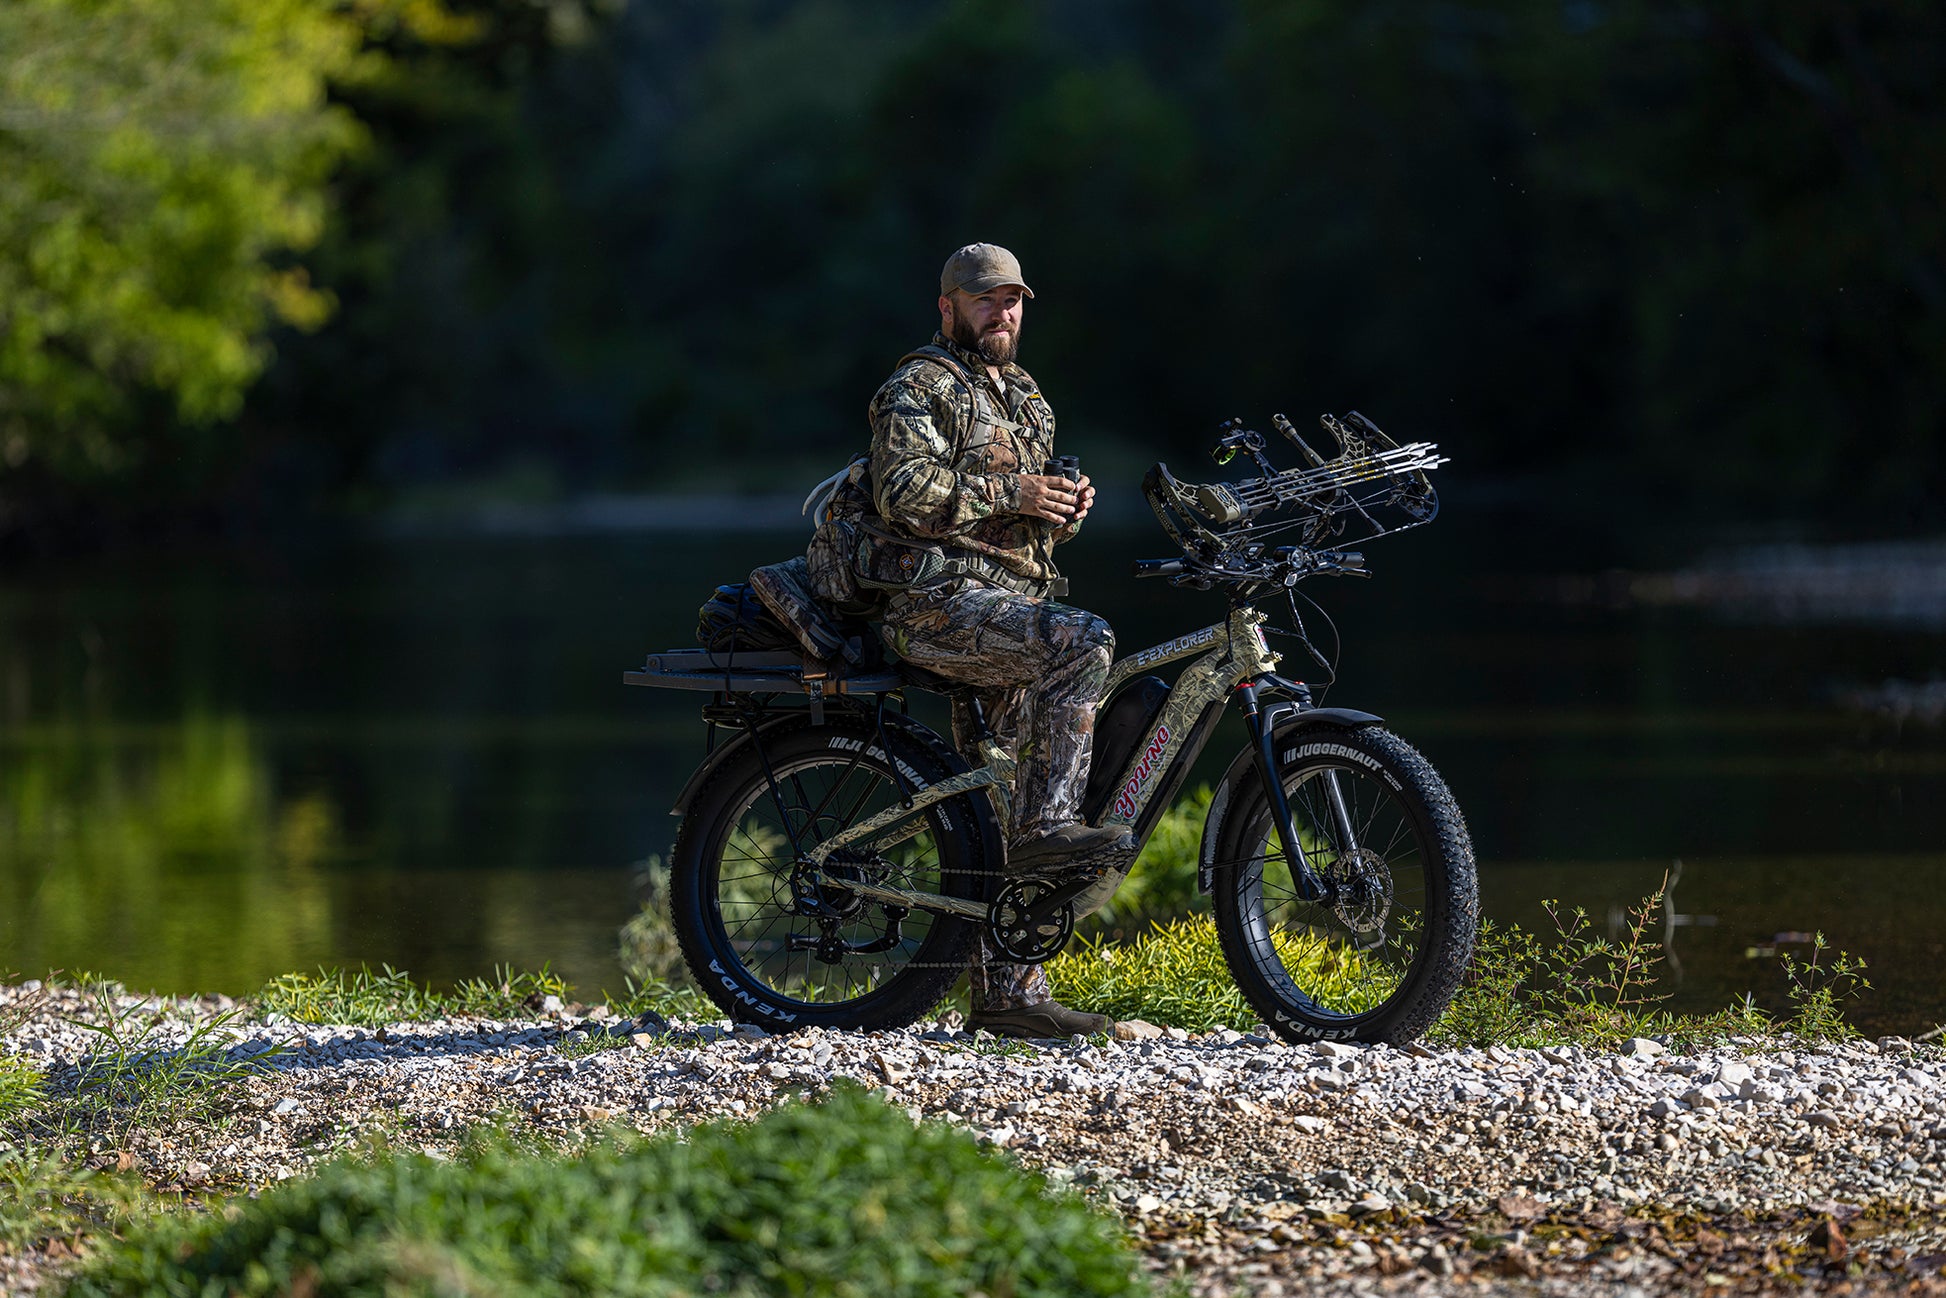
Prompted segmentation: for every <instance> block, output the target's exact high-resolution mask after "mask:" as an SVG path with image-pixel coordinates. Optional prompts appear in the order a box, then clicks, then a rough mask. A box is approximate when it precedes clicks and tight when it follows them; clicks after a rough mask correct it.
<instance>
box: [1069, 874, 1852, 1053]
mask: <svg viewBox="0 0 1946 1298" xmlns="http://www.w3.org/2000/svg"><path fill="white" fill-rule="evenodd" d="M1659 904H1660V897H1659V896H1651V897H1649V898H1647V899H1645V900H1644V901H1643V902H1642V903H1641V905H1640V906H1638V907H1637V908H1636V910H1635V912H1634V913H1633V914H1634V922H1633V924H1632V927H1631V928H1630V929H1629V930H1628V931H1627V932H1625V933H1624V934H1623V935H1622V936H1621V937H1620V938H1617V939H1607V938H1597V937H1594V936H1593V935H1592V934H1591V933H1590V932H1589V930H1588V927H1587V924H1586V916H1580V915H1577V913H1573V912H1562V911H1560V910H1559V908H1556V909H1555V911H1554V912H1553V913H1555V914H1556V915H1557V920H1556V923H1557V925H1558V926H1559V934H1558V936H1557V938H1556V940H1555V941H1553V942H1552V943H1544V942H1542V941H1541V940H1540V939H1539V938H1537V937H1535V936H1534V935H1533V934H1531V933H1528V932H1527V931H1525V930H1524V929H1521V928H1519V927H1513V926H1509V927H1501V926H1497V925H1494V924H1491V923H1489V924H1486V925H1485V926H1483V928H1482V930H1481V933H1480V937H1479V941H1478V944H1477V945H1476V947H1475V953H1474V960H1473V965H1472V968H1471V969H1470V971H1469V972H1468V974H1467V978H1466V981H1465V983H1464V984H1463V985H1462V986H1461V988H1460V990H1459V993H1458V995H1456V996H1455V997H1454V1000H1453V1003H1452V1005H1451V1006H1450V1007H1449V1008H1448V1009H1447V1011H1446V1013H1445V1014H1444V1015H1442V1016H1441V1017H1440V1019H1439V1020H1438V1021H1437V1022H1436V1023H1435V1024H1434V1025H1433V1027H1432V1028H1431V1030H1430V1031H1429V1032H1428V1033H1427V1034H1426V1039H1427V1041H1428V1042H1429V1043H1430V1044H1434V1045H1440V1046H1469V1045H1470V1046H1486V1045H1512V1046H1543V1045H1570V1044H1572V1045H1584V1046H1589V1047H1595V1048H1602V1047H1612V1046H1614V1045H1616V1044H1618V1043H1619V1042H1622V1041H1625V1040H1627V1039H1628V1038H1630V1037H1637V1036H1643V1037H1650V1036H1653V1037H1664V1038H1668V1039H1670V1040H1673V1041H1676V1042H1680V1043H1696V1044H1703V1043H1709V1042H1715V1041H1721V1040H1723V1039H1724V1038H1726V1037H1731V1036H1745V1035H1752V1036H1754V1035H1765V1034H1775V1033H1783V1032H1789V1033H1791V1034H1793V1035H1795V1036H1797V1037H1799V1038H1801V1039H1805V1040H1813V1041H1820V1040H1842V1039H1844V1038H1846V1037H1850V1036H1855V1035H1856V1033H1855V1032H1854V1031H1853V1029H1852V1028H1851V1026H1850V1025H1849V1024H1848V1023H1846V1022H1845V1018H1844V1013H1843V1007H1844V1004H1845V1003H1846V1002H1847V1001H1849V1000H1850V999H1852V998H1853V997H1855V996H1857V995H1858V994H1860V993H1861V992H1863V991H1864V990H1866V989H1868V988H1869V986H1870V984H1868V983H1866V982H1865V980H1864V978H1863V975H1862V969H1863V966H1862V964H1861V963H1860V962H1859V961H1857V960H1856V959H1854V958H1851V957H1848V956H1845V955H1843V954H1842V953H1840V954H1838V955H1837V956H1835V957H1832V956H1829V955H1827V954H1826V953H1825V947H1824V941H1823V938H1822V936H1820V937H1819V938H1817V940H1816V944H1815V946H1814V948H1813V952H1812V955H1811V957H1810V958H1809V959H1808V960H1804V961H1794V960H1789V959H1787V960H1786V962H1785V965H1784V968H1785V972H1786V973H1787V974H1788V975H1789V976H1790V978H1791V988H1790V997H1791V1003H1792V1011H1791V1013H1789V1014H1787V1015H1783V1016H1773V1015H1771V1014H1768V1013H1766V1012H1765V1011H1764V1010H1762V1009H1761V1008H1759V1007H1757V1006H1756V1005H1754V1004H1752V1003H1751V1002H1750V1001H1748V1000H1747V999H1746V1000H1744V1001H1742V1002H1739V1003H1736V1004H1733V1005H1731V1006H1728V1007H1726V1008H1724V1009H1722V1010H1720V1011H1717V1012H1716V1013H1713V1014H1672V1013H1670V1012H1668V1011H1667V1010H1665V1009H1663V1008H1662V1007H1661V1002H1662V1000H1663V999H1664V998H1665V994H1664V993H1662V992H1660V991H1658V990H1657V989H1656V986H1655V980H1654V977H1653V974H1654V968H1655V965H1656V962H1657V959H1658V957H1659V952H1658V950H1657V948H1656V946H1655V944H1654V943H1653V942H1650V941H1648V940H1647V939H1646V938H1645V936H1644V934H1645V932H1646V931H1647V917H1648V916H1649V915H1650V914H1652V913H1653V912H1654V910H1655V908H1656V906H1657V905H1659ZM1276 941H1277V944H1278V948H1279V950H1280V951H1281V953H1282V954H1283V957H1284V962H1285V965H1286V967H1287V968H1289V969H1291V970H1292V972H1293V975H1294V976H1295V977H1296V979H1297V981H1298V983H1299V984H1300V985H1301V986H1304V987H1307V988H1309V989H1311V990H1313V991H1314V992H1315V993H1316V994H1318V995H1319V996H1320V997H1321V998H1322V999H1324V1000H1325V1001H1327V1002H1328V1003H1333V1004H1338V1005H1345V1006H1355V1005H1358V1004H1360V1003H1362V1002H1365V1001H1369V1000H1370V998H1371V997H1372V995H1374V989H1375V987H1376V988H1377V989H1379V990H1382V988H1383V985H1384V984H1383V983H1382V982H1376V983H1375V982H1374V981H1373V980H1372V977H1371V971H1367V970H1365V969H1362V968H1361V967H1360V965H1359V962H1358V961H1357V960H1356V958H1352V959H1346V958H1344V957H1342V956H1340V955H1338V954H1336V953H1335V952H1334V951H1333V950H1332V949H1330V948H1327V947H1326V946H1325V945H1324V944H1323V943H1321V942H1319V941H1316V940H1315V939H1309V938H1305V937H1300V936H1296V935H1290V934H1282V933H1280V934H1278V936H1277V938H1276ZM1046 968H1047V974H1048V980H1049V982H1050V983H1051V985H1052V988H1053V992H1054V995H1055V997H1056V998H1057V999H1059V1000H1061V1001H1062V1002H1064V1003H1066V1004H1068V1005H1071V1006H1073V1007H1075V1008H1077V1009H1084V1010H1089V1011H1092V1012H1094V1013H1097V1014H1107V1015H1109V1016H1110V1017H1112V1018H1117V1019H1145V1020H1147V1021H1148V1022H1151V1023H1155V1024H1158V1025H1164V1026H1170V1027H1179V1028H1185V1029H1187V1030H1189V1031H1191V1032H1207V1031H1211V1030H1213V1029H1216V1028H1223V1027H1229V1028H1235V1029H1237V1030H1239V1031H1247V1030H1249V1029H1251V1028H1252V1027H1254V1026H1256V1024H1257V1023H1258V1022H1259V1017H1260V1016H1259V1015H1258V1014H1257V1013H1256V1012H1255V1011H1254V1010H1252V1009H1250V1008H1249V1006H1248V1005H1246V1004H1245V1002H1244V1000H1243V996H1242V994H1241V993H1240V992H1238V991H1237V989H1236V984H1235V983H1234V982H1233V981H1232V980H1231V977H1230V971H1229V967H1228V966H1227V965H1226V964H1225V963H1224V960H1223V953H1222V950H1221V948H1220V947H1219V946H1218V944H1217V940H1216V928H1215V925H1214V923H1213V922H1212V921H1211V920H1209V919H1208V918H1207V917H1202V916H1197V917H1191V918H1188V919H1180V920H1176V921H1173V922H1170V923H1157V924H1154V925H1152V926H1151V927H1150V929H1149V931H1148V932H1146V933H1144V934H1142V935H1141V936H1140V937H1138V938H1136V939H1135V940H1133V941H1130V942H1125V943H1110V942H1107V941H1105V940H1102V939H1095V940H1089V941H1082V942H1078V943H1077V944H1076V945H1074V946H1072V947H1070V948H1069V949H1068V950H1067V951H1064V952H1062V953H1061V954H1060V955H1059V956H1057V957H1055V958H1054V959H1053V960H1051V961H1049V962H1048V964H1047V966H1046ZM1379 972H1381V973H1382V972H1383V971H1379ZM1361 981H1363V982H1365V984H1366V985H1365V986H1363V987H1361V986H1360V985H1359V984H1360V983H1361Z"/></svg>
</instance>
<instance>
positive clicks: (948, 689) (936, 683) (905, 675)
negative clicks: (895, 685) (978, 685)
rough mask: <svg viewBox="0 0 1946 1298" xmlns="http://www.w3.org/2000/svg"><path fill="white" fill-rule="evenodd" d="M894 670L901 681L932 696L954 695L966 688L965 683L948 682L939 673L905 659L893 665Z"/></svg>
mask: <svg viewBox="0 0 1946 1298" xmlns="http://www.w3.org/2000/svg"><path fill="white" fill-rule="evenodd" d="M892 670H893V671H895V672H897V673H898V674H899V679H900V680H902V681H904V682H905V683H906V684H907V685H910V686H911V687H912V688H913V689H916V690H926V691H927V692H929V693H932V694H952V693H954V692H955V691H958V690H963V689H965V688H966V683H965V682H964V681H954V680H948V679H946V678H945V677H944V676H941V675H940V674H939V673H938V672H934V671H927V670H926V669H925V668H924V667H921V666H920V665H919V664H917V663H914V662H908V661H906V660H905V659H903V658H901V659H899V660H898V661H896V662H894V663H893V664H892Z"/></svg>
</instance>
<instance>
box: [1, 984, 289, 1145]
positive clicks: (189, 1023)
mask: <svg viewBox="0 0 1946 1298" xmlns="http://www.w3.org/2000/svg"><path fill="white" fill-rule="evenodd" d="M85 990H86V992H87V995H88V996H89V999H90V1001H91V1009H92V1010H93V1014H92V1015H91V1017H90V1018H87V1019H81V1018H74V1019H70V1020H69V1022H70V1023H71V1024H72V1025H73V1026H75V1027H77V1028H81V1029H83V1030H85V1031H88V1032H92V1033H94V1034H95V1035H96V1037H97V1043H96V1046H95V1048H94V1049H93V1050H92V1051H90V1052H89V1053H88V1054H87V1056H86V1057H84V1058H83V1059H82V1060H81V1063H80V1066H79V1069H78V1070H77V1072H76V1074H75V1077H74V1082H73V1088H72V1090H71V1091H69V1092H68V1093H66V1094H63V1095H61V1096H59V1097H57V1098H53V1099H49V1100H48V1101H47V1102H46V1104H45V1105H44V1106H43V1108H42V1111H41V1112H40V1113H39V1114H38V1115H37V1117H39V1118H40V1119H42V1120H43V1124H44V1125H45V1124H51V1125H52V1126H53V1127H54V1128H55V1129H57V1130H59V1131H62V1132H64V1133H67V1134H70V1135H89V1134H114V1133H121V1132H127V1131H132V1130H134V1129H136V1128H139V1127H149V1126H160V1125H167V1124H169V1123H174V1122H178V1121H181V1120H183V1119H192V1120H194V1119H202V1118H206V1117H208V1116H210V1115H211V1114H212V1113H214V1112H215V1111H217V1110H218V1109H220V1108H221V1107H222V1105H223V1103H224V1101H225V1099H226V1096H227V1093H228V1088H229V1087H230V1085H231V1084H232V1083H235V1082H238V1081H241V1080H243V1079H244V1078H247V1077H251V1076H254V1075H255V1074H257V1073H259V1072H261V1071H263V1070H264V1069H265V1068H267V1067H268V1066H269V1065H270V1064H271V1063H272V1062H273V1061H274V1060H275V1059H276V1058H277V1056H278V1055H279V1054H281V1053H282V1048H281V1047H278V1046H272V1047H270V1048H269V1049H267V1050H260V1051H257V1052H255V1053H243V1052H239V1051H238V1050H237V1049H236V1045H235V1041H234V1038H233V1034H232V1031H231V1029H232V1027H233V1025H234V1024H235V1023H236V1022H237V1021H238V1020H239V1019H240V1018H241V1017H242V1012H241V1011H238V1010H231V1011H229V1012H226V1013H222V1014H216V1015H211V1016H208V1017H196V1016H194V1015H190V1016H187V1017H185V1016H184V1014H183V1012H182V1011H181V1010H180V1009H178V1008H176V1007H173V1006H171V1005H169V1004H167V1003H163V1004H161V1005H159V1006H153V1005H151V1004H150V1003H148V1002H143V1001H134V1002H131V1003H127V1004H124V1003H123V1000H122V998H121V997H119V996H118V995H117V989H116V986H115V985H114V984H109V983H100V982H97V983H93V984H91V985H90V986H88V987H87V988H86V989H85Z"/></svg>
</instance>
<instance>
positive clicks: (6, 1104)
mask: <svg viewBox="0 0 1946 1298" xmlns="http://www.w3.org/2000/svg"><path fill="white" fill-rule="evenodd" d="M46 1080H47V1079H46V1078H45V1077H44V1076H42V1074H41V1070H40V1069H38V1068H36V1067H34V1066H33V1065H32V1064H30V1063H28V1062H27V1061H26V1060H25V1059H22V1058H21V1057H20V1056H18V1055H12V1054H5V1053H0V1127H4V1126H5V1125H6V1124H8V1123H10V1122H12V1121H13V1120H14V1119H15V1118H17V1117H19V1116H21V1115H22V1114H24V1113H26V1112H28V1111H29V1110H30V1109H32V1108H34V1107H35V1106H36V1105H38V1104H39V1103H40V1102H41V1096H42V1086H43V1085H44V1083H45V1082H46Z"/></svg>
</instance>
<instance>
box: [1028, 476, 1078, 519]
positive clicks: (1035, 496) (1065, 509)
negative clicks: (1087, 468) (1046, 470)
mask: <svg viewBox="0 0 1946 1298" xmlns="http://www.w3.org/2000/svg"><path fill="white" fill-rule="evenodd" d="M1094 503H1095V489H1094V486H1093V485H1092V484H1091V483H1090V482H1089V481H1088V476H1087V475H1086V474H1085V473H1084V474H1083V475H1082V476H1081V481H1080V482H1078V483H1077V482H1069V481H1068V480H1067V479H1066V478H1060V477H1050V476H1048V475H1045V474H1040V473H1023V474H1021V475H1020V512H1021V513H1023V514H1025V515H1027V516H1028V517H1029V518H1039V519H1045V520H1046V521H1047V522H1050V523H1054V524H1056V525H1058V526H1061V527H1066V526H1068V525H1069V524H1072V523H1079V522H1080V521H1081V520H1082V519H1084V518H1086V517H1087V516H1088V510H1089V509H1090V508H1092V507H1093V505H1094Z"/></svg>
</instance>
